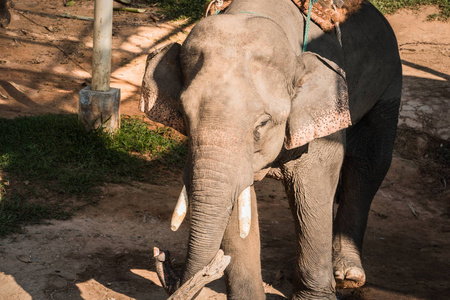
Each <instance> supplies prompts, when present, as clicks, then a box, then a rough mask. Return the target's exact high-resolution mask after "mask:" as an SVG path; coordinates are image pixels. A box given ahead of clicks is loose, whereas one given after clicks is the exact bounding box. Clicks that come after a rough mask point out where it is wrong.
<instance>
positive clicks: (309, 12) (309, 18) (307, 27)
mask: <svg viewBox="0 0 450 300" xmlns="http://www.w3.org/2000/svg"><path fill="white" fill-rule="evenodd" d="M316 2H317V0H309V5H308V15H307V16H306V26H305V34H304V35H303V50H302V52H306V46H307V45H308V33H309V23H310V22H311V10H312V7H313V5H314V4H315V3H316Z"/></svg>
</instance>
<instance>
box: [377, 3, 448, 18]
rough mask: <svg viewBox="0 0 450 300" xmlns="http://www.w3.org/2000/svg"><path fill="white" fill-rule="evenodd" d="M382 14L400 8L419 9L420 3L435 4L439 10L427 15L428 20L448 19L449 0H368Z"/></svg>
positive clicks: (390, 12)
mask: <svg viewBox="0 0 450 300" xmlns="http://www.w3.org/2000/svg"><path fill="white" fill-rule="evenodd" d="M370 2H371V3H372V4H373V5H374V6H375V7H376V8H378V10H380V11H381V12H382V13H383V14H392V13H394V12H396V11H397V10H399V9H401V8H413V9H419V8H420V6H421V5H437V6H438V7H439V10H440V12H439V13H437V14H433V15H430V16H428V19H429V20H440V21H448V20H449V18H450V1H449V0H370Z"/></svg>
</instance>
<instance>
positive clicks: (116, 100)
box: [78, 85, 120, 133]
mask: <svg viewBox="0 0 450 300" xmlns="http://www.w3.org/2000/svg"><path fill="white" fill-rule="evenodd" d="M119 105H120V89H116V88H111V89H110V90H109V91H107V92H100V91H93V90H91V86H90V85H89V86H87V87H85V88H84V89H82V90H81V91H80V92H79V106H78V118H79V120H80V121H81V122H82V123H83V124H84V125H85V126H86V129H95V128H99V127H103V128H104V129H106V130H107V131H109V132H111V133H113V132H115V131H116V130H117V129H119V127H120V112H119Z"/></svg>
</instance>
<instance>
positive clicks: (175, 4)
mask: <svg viewBox="0 0 450 300" xmlns="http://www.w3.org/2000/svg"><path fill="white" fill-rule="evenodd" d="M147 2H148V3H150V4H156V5H157V7H158V8H159V9H160V11H161V13H163V14H164V15H165V16H166V17H167V18H169V19H185V18H189V19H191V20H200V19H201V17H202V16H203V8H204V6H205V4H206V3H207V2H208V1H207V0H147Z"/></svg>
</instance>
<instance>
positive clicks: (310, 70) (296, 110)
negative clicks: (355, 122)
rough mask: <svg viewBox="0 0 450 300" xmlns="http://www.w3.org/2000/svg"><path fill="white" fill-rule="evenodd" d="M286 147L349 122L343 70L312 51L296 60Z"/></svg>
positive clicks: (320, 135)
mask: <svg viewBox="0 0 450 300" xmlns="http://www.w3.org/2000/svg"><path fill="white" fill-rule="evenodd" d="M297 61H298V66H297V74H296V77H297V78H296V80H295V84H296V89H295V92H296V94H295V96H294V98H293V100H292V103H291V112H290V115H289V118H288V122H287V128H286V137H285V143H284V144H285V148H286V149H288V150H290V149H293V148H296V147H300V146H303V145H305V144H307V143H309V142H310V141H312V140H313V139H316V138H320V137H324V136H327V135H330V134H332V133H334V132H336V131H339V130H341V129H343V128H346V127H348V126H350V125H351V119H350V110H349V105H348V92H347V84H346V80H345V73H344V71H343V70H342V69H341V68H339V67H338V66H337V65H336V64H335V63H334V62H332V61H329V60H327V59H325V58H323V57H321V56H320V55H317V54H315V53H312V52H305V53H303V54H301V55H300V56H299V57H298V59H297Z"/></svg>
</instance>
